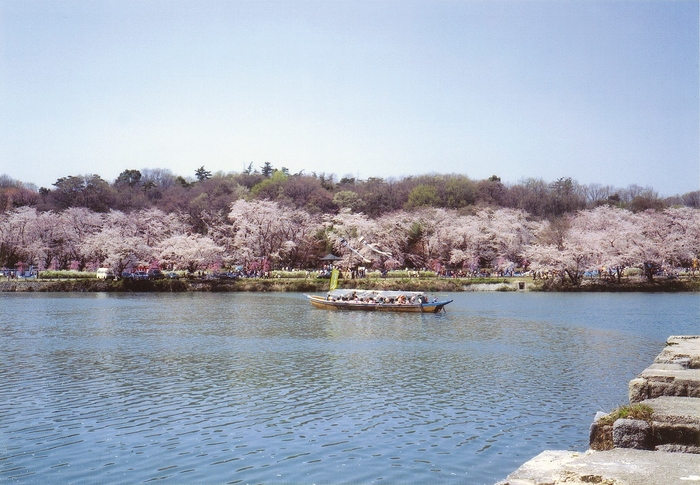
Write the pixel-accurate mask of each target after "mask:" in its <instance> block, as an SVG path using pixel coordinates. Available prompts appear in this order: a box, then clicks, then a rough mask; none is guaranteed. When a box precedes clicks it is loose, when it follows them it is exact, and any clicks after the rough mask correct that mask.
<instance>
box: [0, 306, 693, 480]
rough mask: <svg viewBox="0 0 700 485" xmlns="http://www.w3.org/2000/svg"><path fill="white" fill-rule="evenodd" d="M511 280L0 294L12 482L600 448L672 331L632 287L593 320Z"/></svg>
mask: <svg viewBox="0 0 700 485" xmlns="http://www.w3.org/2000/svg"><path fill="white" fill-rule="evenodd" d="M504 296H506V295H489V296H488V298H490V299H488V300H484V301H483V302H482V306H481V307H480V306H478V305H475V303H474V299H475V298H479V296H478V295H474V294H470V295H459V298H456V301H455V304H454V309H451V312H450V313H448V314H447V315H431V316H422V315H421V316H415V315H412V316H406V315H391V314H386V315H368V314H360V315H352V314H347V313H334V312H325V311H316V310H313V309H310V308H308V306H307V304H306V302H305V301H303V298H301V296H300V295H286V294H282V295H170V296H164V295H131V296H129V295H77V296H76V295H33V296H31V297H27V296H24V295H22V296H16V297H8V296H7V295H0V299H2V304H3V305H4V306H3V312H2V313H1V314H0V331H1V332H2V335H3V339H2V340H0V352H2V355H3V359H2V361H1V362H0V375H1V376H2V379H0V403H1V405H0V480H7V481H18V482H24V483H34V482H50V481H53V482H56V481H58V482H86V481H87V482H95V481H98V482H110V483H139V482H141V483H147V482H159V481H164V482H167V483H204V482H206V483H211V482H217V483H250V482H264V483H290V482H294V483H319V482H326V483H327V482H334V483H358V482H359V483H371V482H382V481H386V482H390V483H395V482H403V483H428V482H429V483H433V482H436V481H442V482H446V483H465V482H466V483H474V484H477V483H493V482H495V481H496V480H498V479H500V478H503V477H504V476H505V475H506V474H507V473H508V472H510V471H512V470H513V469H514V468H516V467H517V466H518V465H519V464H520V463H521V462H522V461H525V460H526V459H527V458H529V457H530V456H533V455H534V454H536V453H537V452H539V451H540V450H542V449H545V448H562V447H563V448H567V447H568V448H574V449H581V448H583V447H585V445H586V439H587V427H588V425H589V424H590V419H591V417H592V414H593V413H594V412H595V411H596V410H598V409H596V406H597V404H598V403H597V402H596V401H598V400H600V396H607V397H606V399H609V400H610V401H613V402H611V404H610V406H613V405H616V404H618V403H619V399H622V398H624V393H625V389H626V387H625V383H626V381H627V380H628V379H629V378H630V374H632V373H635V372H637V371H638V370H639V368H641V367H642V366H643V365H646V363H647V362H648V361H650V360H651V359H650V357H649V356H648V355H644V352H645V351H646V352H647V354H649V355H651V356H652V357H653V355H655V353H658V348H659V347H658V346H657V343H658V342H657V341H656V340H654V338H655V337H654V338H651V337H648V338H643V337H640V336H639V334H638V329H637V328H636V327H634V325H638V318H639V315H638V313H636V314H635V318H636V319H637V320H636V321H635V322H634V323H630V324H629V327H625V326H624V325H623V326H622V327H620V322H619V315H620V314H621V310H620V308H619V307H620V305H622V304H625V302H627V303H626V304H627V305H628V306H629V307H630V308H635V309H636V310H635V312H638V308H639V306H640V302H639V301H638V300H635V299H633V298H632V299H629V300H627V299H623V300H622V303H620V301H619V300H618V301H616V302H615V308H616V310H617V312H616V316H617V320H615V319H611V320H609V321H606V322H605V324H604V325H603V324H601V327H597V326H595V325H593V326H591V325H590V324H587V323H586V324H584V323H581V322H579V320H578V317H573V318H571V319H565V318H563V317H562V316H559V317H557V318H555V319H553V318H551V316H550V315H549V314H548V313H547V312H546V311H545V310H546V309H547V308H550V309H551V308H552V306H553V304H552V303H551V302H550V303H549V304H547V303H546V302H544V301H543V300H542V299H541V298H540V297H539V296H534V297H533V298H530V299H528V300H527V302H528V304H527V305H523V303H522V302H520V303H518V302H517V301H516V302H515V303H512V305H513V306H515V307H518V308H520V310H519V312H520V313H518V312H517V311H515V310H511V309H510V308H509V307H507V306H505V307H504V304H503V302H504V301H508V302H511V301H513V300H502V299H501V300H498V301H499V303H498V305H496V304H495V303H494V300H492V299H494V298H502V297H504ZM511 297H512V298H514V299H517V298H521V297H522V295H511ZM481 298H487V297H481ZM626 298H630V297H626ZM601 301H602V303H605V300H601ZM601 301H596V302H597V303H598V304H599V305H600V304H602V303H601ZM664 301H665V300H664ZM261 302H265V303H264V304H261ZM574 303H575V302H574ZM574 303H571V302H568V303H567V304H568V305H569V307H571V306H572V305H574ZM489 304H492V305H494V306H493V308H491V307H489V306H488V305H489ZM584 304H585V305H584ZM671 304H672V305H674V311H675V312H678V306H679V305H682V304H686V307H687V309H688V310H687V311H688V314H692V312H695V315H697V303H696V302H694V301H692V302H689V301H688V300H684V299H682V298H681V300H680V302H679V300H675V301H673V302H672V303H669V305H671ZM580 305H581V306H579V307H577V308H578V311H585V309H586V308H587V305H588V303H586V302H583V303H581V304H580ZM655 306H656V307H661V308H662V309H663V308H665V307H664V304H663V301H661V302H659V301H657V302H656V304H655ZM523 308H527V309H528V312H522V309H523ZM232 309H235V311H232ZM522 313H526V314H525V315H523V314H522ZM572 314H573V315H576V313H575V312H574V313H572ZM597 321H598V320H596V322H597ZM616 325H617V326H616ZM676 330H678V331H672V332H671V331H669V332H666V331H662V332H661V333H664V334H666V333H669V334H670V333H683V330H682V329H681V330H679V329H676ZM647 331H650V330H647ZM619 334H624V335H625V338H624V339H618V338H616V336H618V335H619ZM662 338H665V337H662ZM612 342H616V343H615V344H613V343H612ZM533 364H535V365H533ZM614 393H617V394H614ZM615 396H617V397H615ZM604 404H607V403H604Z"/></svg>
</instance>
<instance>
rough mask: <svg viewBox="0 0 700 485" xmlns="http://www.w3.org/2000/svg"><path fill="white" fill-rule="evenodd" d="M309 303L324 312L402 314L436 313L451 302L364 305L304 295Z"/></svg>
mask: <svg viewBox="0 0 700 485" xmlns="http://www.w3.org/2000/svg"><path fill="white" fill-rule="evenodd" d="M306 297H307V298H308V299H309V302H311V304H312V305H313V306H314V307H316V308H322V309H325V310H348V311H369V312H402V313H438V312H439V311H441V310H442V309H443V308H445V305H447V304H448V303H451V302H452V300H443V301H435V302H430V303H417V304H406V303H365V302H355V301H332V300H327V299H326V298H324V297H322V296H317V295H306Z"/></svg>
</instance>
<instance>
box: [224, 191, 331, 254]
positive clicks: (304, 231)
mask: <svg viewBox="0 0 700 485" xmlns="http://www.w3.org/2000/svg"><path fill="white" fill-rule="evenodd" d="M228 219H229V227H228V228H226V230H225V231H221V232H220V233H219V234H220V235H223V234H225V236H222V237H226V238H227V239H228V241H227V244H226V246H227V250H228V251H230V253H231V258H232V259H233V260H235V261H237V262H239V263H243V264H250V263H252V262H254V261H256V260H257V261H261V260H265V261H273V262H275V263H277V264H281V265H291V266H294V265H295V264H296V263H297V262H298V260H299V258H302V259H303V255H302V254H303V253H304V251H303V250H302V248H303V247H304V245H308V244H309V241H310V240H311V239H312V237H313V233H314V231H315V228H317V227H318V221H317V220H315V219H314V218H313V217H311V216H310V215H309V214H308V213H307V212H305V211H303V210H300V209H292V208H288V207H284V206H282V205H280V204H278V203H277V202H274V201H270V200H254V201H246V200H243V199H240V200H237V201H235V202H234V203H233V204H232V205H231V211H230V212H229V215H228Z"/></svg>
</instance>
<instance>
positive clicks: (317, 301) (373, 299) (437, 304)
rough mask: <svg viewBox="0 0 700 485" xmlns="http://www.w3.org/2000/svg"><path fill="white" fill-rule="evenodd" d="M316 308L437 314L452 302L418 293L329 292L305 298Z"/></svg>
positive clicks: (377, 291) (375, 291)
mask: <svg viewBox="0 0 700 485" xmlns="http://www.w3.org/2000/svg"><path fill="white" fill-rule="evenodd" d="M305 296H306V297H307V298H308V299H309V301H310V302H311V304H312V305H313V306H315V307H316V308H324V309H332V310H366V311H384V312H413V313H438V312H439V311H440V310H444V308H445V305H447V304H448V303H451V302H452V300H438V299H437V298H432V299H430V298H428V296H426V294H425V293H423V292H421V291H379V290H337V289H336V290H331V291H329V292H328V294H327V295H326V296H321V295H305Z"/></svg>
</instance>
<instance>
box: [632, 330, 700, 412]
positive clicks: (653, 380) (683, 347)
mask: <svg viewBox="0 0 700 485" xmlns="http://www.w3.org/2000/svg"><path fill="white" fill-rule="evenodd" d="M661 396H678V397H694V398H700V336H696V335H694V336H673V337H669V338H668V340H667V341H666V348H665V349H664V350H663V351H662V352H661V353H660V354H659V355H658V356H657V357H656V359H654V363H653V364H651V365H650V366H649V367H647V368H646V369H645V370H644V371H643V372H642V373H641V374H639V376H638V377H637V378H636V379H632V380H631V381H630V383H629V400H630V402H631V403H638V402H641V401H645V400H647V399H654V398H657V397H661Z"/></svg>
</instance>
